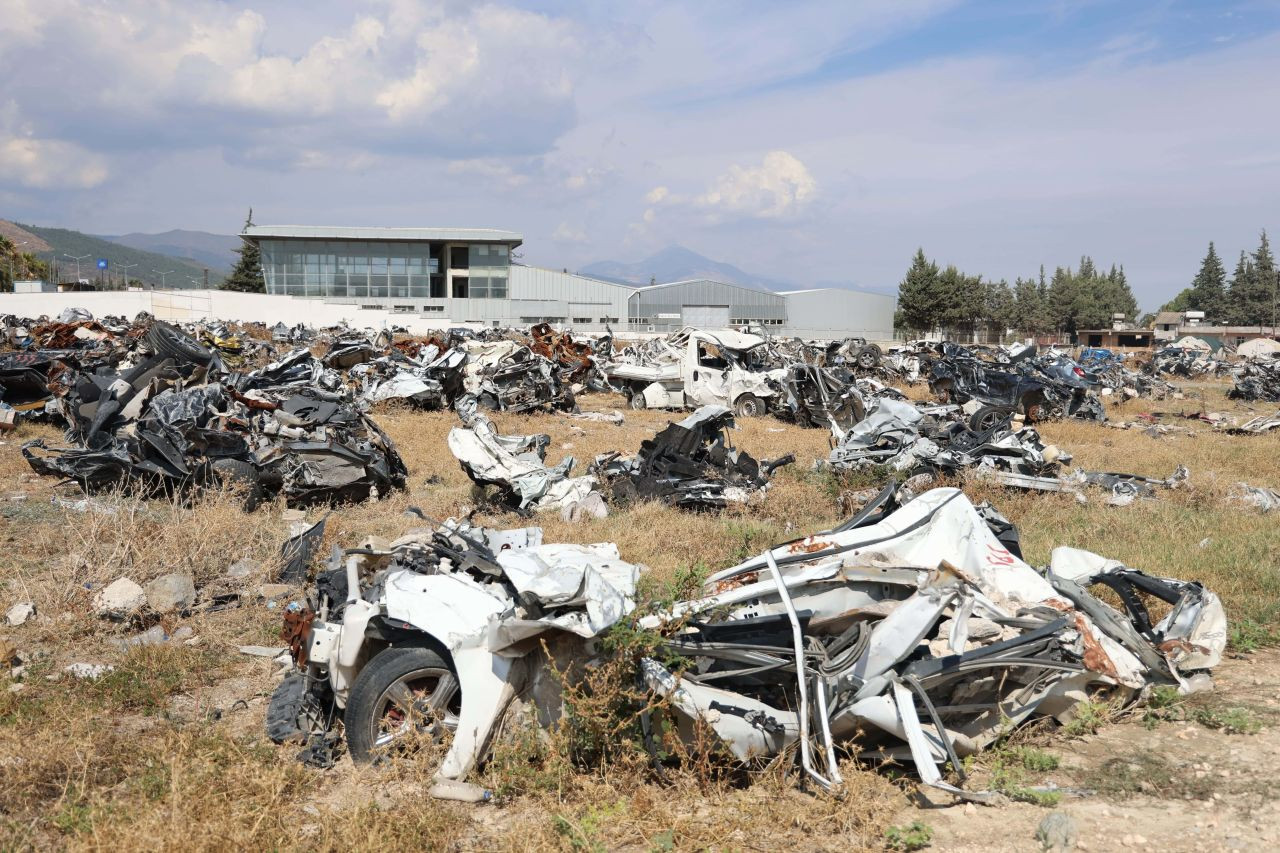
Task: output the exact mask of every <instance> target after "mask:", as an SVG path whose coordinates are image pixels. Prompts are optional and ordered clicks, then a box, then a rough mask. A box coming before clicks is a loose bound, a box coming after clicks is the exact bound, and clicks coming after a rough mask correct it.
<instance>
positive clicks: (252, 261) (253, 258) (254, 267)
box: [220, 208, 267, 293]
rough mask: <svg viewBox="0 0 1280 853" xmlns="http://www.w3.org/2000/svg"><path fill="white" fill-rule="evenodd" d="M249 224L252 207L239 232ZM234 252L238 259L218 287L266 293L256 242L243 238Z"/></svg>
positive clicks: (260, 258)
mask: <svg viewBox="0 0 1280 853" xmlns="http://www.w3.org/2000/svg"><path fill="white" fill-rule="evenodd" d="M251 225H253V208H249V217H248V218H247V219H245V221H244V229H242V231H241V233H244V231H247V230H248V229H249V227H250V226H251ZM236 252H237V253H238V254H239V255H240V260H238V261H236V267H235V269H233V270H232V271H231V275H229V276H227V280H226V281H224V282H223V283H222V284H221V285H220V289H222V290H238V291H240V292H241V293H266V292H267V283H266V278H265V276H264V275H263V273H262V251H261V250H260V249H259V248H258V244H257V243H255V242H253V241H252V240H245V241H244V245H243V246H241V247H240V248H239V249H236Z"/></svg>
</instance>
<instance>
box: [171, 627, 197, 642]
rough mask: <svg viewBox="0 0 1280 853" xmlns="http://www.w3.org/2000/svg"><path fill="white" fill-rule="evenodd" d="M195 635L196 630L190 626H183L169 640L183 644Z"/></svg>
mask: <svg viewBox="0 0 1280 853" xmlns="http://www.w3.org/2000/svg"><path fill="white" fill-rule="evenodd" d="M194 633H195V629H194V628H192V627H191V626H190V625H183V626H182V627H181V628H178V629H177V630H176V631H174V632H173V634H172V635H171V636H170V637H169V639H171V640H175V641H177V642H179V643H181V642H185V641H186V640H188V639H189V638H190V637H191V635H193V634H194Z"/></svg>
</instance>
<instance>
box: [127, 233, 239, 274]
mask: <svg viewBox="0 0 1280 853" xmlns="http://www.w3.org/2000/svg"><path fill="white" fill-rule="evenodd" d="M102 239H103V240H109V241H111V242H112V243H118V244H119V245H121V246H128V247H129V248H131V249H141V250H142V251H144V252H152V253H154V254H157V255H168V256H169V257H171V258H182V259H184V260H189V261H194V262H195V263H197V264H200V265H201V266H206V267H208V268H209V269H210V270H217V271H218V272H220V273H225V272H230V271H231V268H232V267H234V266H235V265H236V261H237V260H239V257H240V256H239V255H237V254H236V249H239V248H240V247H241V246H242V245H243V243H242V241H241V240H240V238H239V237H237V236H235V235H230V234H210V233H209V232H207V231H186V230H183V229H175V230H173V231H164V232H162V233H160V234H138V233H134V234H123V235H121V236H119V237H108V236H105V235H104V236H103V237H102Z"/></svg>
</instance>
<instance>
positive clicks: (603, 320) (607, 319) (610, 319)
mask: <svg viewBox="0 0 1280 853" xmlns="http://www.w3.org/2000/svg"><path fill="white" fill-rule="evenodd" d="M600 322H601V323H616V322H618V318H617V317H601V318H600Z"/></svg>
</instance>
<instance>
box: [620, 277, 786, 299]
mask: <svg viewBox="0 0 1280 853" xmlns="http://www.w3.org/2000/svg"><path fill="white" fill-rule="evenodd" d="M691 284H716V285H719V286H721V287H736V288H737V289H738V290H752V291H755V292H756V293H767V294H769V295H770V296H778V295H779V294H778V292H777V291H774V290H769V289H768V288H764V287H754V286H752V285H749V284H734V283H733V282H731V281H718V280H716V279H714V278H686V279H683V280H681V281H667V282H663V283H662V284H644V285H640V286H639V287H637V288H636V289H637V290H640V291H641V292H646V293H647V292H650V291H654V290H661V289H663V288H664V287H683V286H687V285H691Z"/></svg>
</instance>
